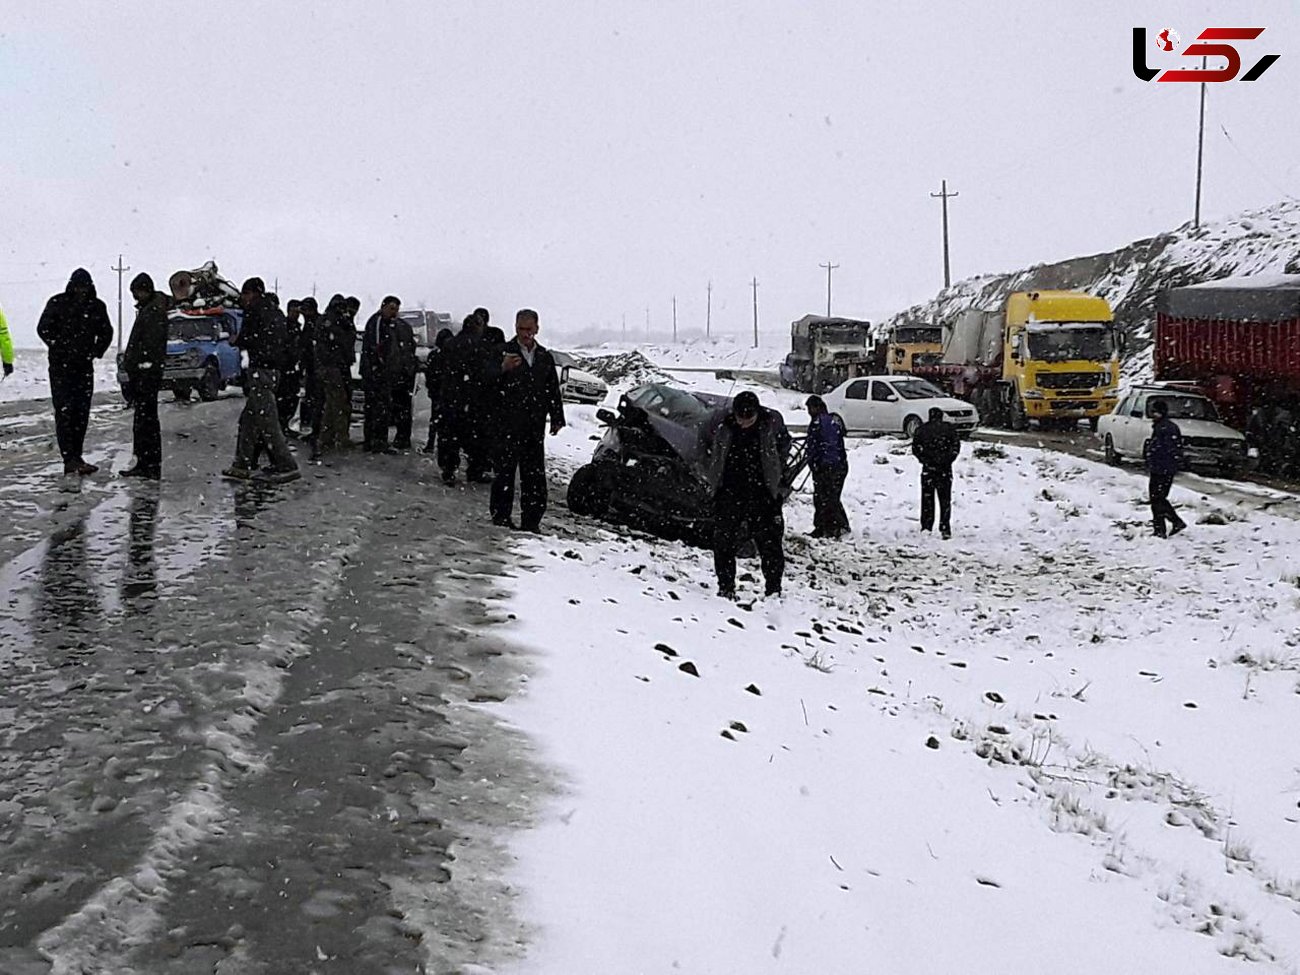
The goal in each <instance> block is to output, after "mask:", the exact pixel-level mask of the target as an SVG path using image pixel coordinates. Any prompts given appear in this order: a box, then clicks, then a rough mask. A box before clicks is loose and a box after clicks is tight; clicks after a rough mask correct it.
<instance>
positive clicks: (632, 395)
mask: <svg viewBox="0 0 1300 975" xmlns="http://www.w3.org/2000/svg"><path fill="white" fill-rule="evenodd" d="M730 404H731V399H730V398H729V397H727V396H720V395H717V394H715V393H697V392H689V391H687V390H684V389H679V388H677V387H676V386H669V385H666V384H664V383H648V384H646V385H644V386H637V387H636V388H635V389H632V390H629V391H628V392H627V393H625V394H624V395H623V396H621V397H620V398H619V401H618V412H617V413H614V412H611V411H610V410H597V411H596V416H597V418H598V419H599V420H600V421H601V422H602V423H603V424H604V425H605V428H606V429H605V436H604V437H603V438H602V439H601V441H600V443H599V444H598V445H597V447H596V451H595V453H594V454H593V455H592V458H591V463H589V464H586V465H584V466H583V467H580V468H579V469H578V470H577V471H575V472H574V474H573V478H572V479H571V480H570V481H569V490H568V505H569V510H570V511H573V512H574V513H575V514H580V515H593V516H595V517H597V518H603V519H606V520H608V521H613V522H617V523H621V524H627V525H631V526H633V527H635V528H641V529H644V530H646V531H649V532H652V533H654V534H656V535H659V536H661V537H663V538H669V539H683V540H685V541H687V542H689V543H690V544H692V545H700V546H705V547H708V546H710V545H711V544H712V539H713V503H712V493H711V491H710V489H709V485H708V481H707V480H706V474H705V463H706V456H705V447H704V436H703V434H704V431H705V430H706V428H707V426H708V424H709V423H710V421H711V419H715V418H716V415H717V414H718V413H720V412H721V411H723V410H726V409H727V408H728V407H729V406H730ZM804 466H805V457H804V441H803V438H802V437H795V438H793V439H792V442H791V447H790V453H789V455H788V456H787V458H786V462H785V474H784V476H783V477H782V479H781V484H782V489H783V491H784V493H785V495H786V496H788V495H789V494H790V492H791V491H792V490H793V489H794V482H795V479H796V478H798V476H799V474H800V473H801V472H802V471H803V469H804Z"/></svg>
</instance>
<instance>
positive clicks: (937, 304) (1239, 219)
mask: <svg viewBox="0 0 1300 975" xmlns="http://www.w3.org/2000/svg"><path fill="white" fill-rule="evenodd" d="M1297 271H1300V201H1296V200H1286V201H1283V202H1281V203H1278V204H1275V205H1273V206H1271V207H1267V208H1265V209H1262V210H1255V211H1251V212H1247V213H1243V214H1240V215H1238V216H1235V217H1232V218H1229V219H1227V220H1222V221H1219V222H1217V223H1205V224H1202V225H1201V226H1200V227H1199V228H1193V227H1192V226H1191V224H1185V225H1184V226H1182V227H1179V228H1178V229H1177V230H1173V231H1170V232H1169V233H1166V234H1160V235H1159V236H1157V237H1150V238H1148V239H1146V240H1138V241H1134V242H1133V243H1131V244H1129V245H1128V246H1127V247H1122V248H1120V249H1119V250H1115V251H1111V252H1109V253H1105V254H1093V255H1091V256H1088V257H1076V258H1072V259H1070V260H1068V261H1061V262H1059V263H1056V264H1040V265H1037V266H1035V267H1031V268H1026V269H1024V270H1020V271H1012V272H1009V273H1006V274H986V275H981V276H979V277H973V278H967V279H966V280H964V281H958V282H957V283H955V284H954V285H952V287H950V288H945V289H944V290H943V291H941V292H939V294H938V295H937V296H936V297H935V298H933V299H932V300H930V301H928V302H925V303H923V304H920V305H913V306H912V307H911V308H908V309H905V310H904V311H901V312H899V313H898V314H896V315H893V316H892V317H890V318H888V319H886V320H885V321H884V322H882V323H881V329H882V334H883V333H884V332H885V331H887V330H888V329H889V328H890V327H892V326H893V325H896V324H900V323H903V322H912V321H927V322H943V321H948V320H950V319H951V318H953V317H954V316H955V315H956V314H957V313H958V312H960V311H962V310H963V309H966V308H993V307H996V306H997V304H998V303H999V302H1000V301H1001V300H1002V299H1003V298H1004V297H1005V296H1006V295H1007V294H1009V293H1010V292H1012V291H1022V290H1027V289H1033V288H1068V289H1076V290H1080V291H1086V292H1088V293H1090V294H1095V295H1100V296H1101V297H1103V298H1105V299H1106V300H1107V301H1109V302H1110V303H1111V306H1112V307H1113V308H1114V309H1115V317H1116V320H1117V321H1118V322H1119V323H1120V324H1121V326H1122V327H1123V329H1124V331H1125V332H1126V333H1127V335H1128V337H1129V346H1128V348H1129V353H1128V356H1129V363H1128V365H1129V367H1130V368H1129V371H1130V372H1131V373H1132V374H1134V375H1137V376H1142V375H1145V374H1148V373H1149V369H1150V354H1149V350H1150V345H1151V325H1152V323H1153V321H1154V319H1155V303H1156V298H1157V297H1158V296H1159V294H1160V292H1162V291H1164V290H1165V289H1167V288H1176V287H1181V286H1183V285H1187V284H1196V283H1197V282H1200V281H1210V280H1214V279H1217V278H1225V277H1228V276H1229V275H1250V274H1268V273H1278V272H1286V273H1296V272H1297Z"/></svg>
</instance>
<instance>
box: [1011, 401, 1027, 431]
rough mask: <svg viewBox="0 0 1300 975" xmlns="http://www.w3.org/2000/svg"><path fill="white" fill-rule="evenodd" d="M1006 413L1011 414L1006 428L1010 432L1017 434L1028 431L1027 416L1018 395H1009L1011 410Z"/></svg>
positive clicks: (1023, 403) (1023, 402) (1023, 404)
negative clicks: (1008, 428)
mask: <svg viewBox="0 0 1300 975" xmlns="http://www.w3.org/2000/svg"><path fill="white" fill-rule="evenodd" d="M1007 412H1009V413H1010V414H1011V416H1010V420H1009V422H1008V423H1007V426H1009V427H1011V429H1012V430H1015V431H1016V432H1018V433H1019V432H1022V431H1024V430H1028V429H1029V415H1028V414H1027V413H1026V412H1025V401H1024V400H1022V399H1021V398H1020V394H1019V393H1012V394H1011V408H1010V410H1008V411H1007Z"/></svg>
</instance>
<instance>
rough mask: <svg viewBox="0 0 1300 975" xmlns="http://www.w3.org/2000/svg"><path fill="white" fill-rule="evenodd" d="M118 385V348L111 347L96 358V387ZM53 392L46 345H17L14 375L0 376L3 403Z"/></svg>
mask: <svg viewBox="0 0 1300 975" xmlns="http://www.w3.org/2000/svg"><path fill="white" fill-rule="evenodd" d="M116 388H117V352H116V349H109V350H108V352H106V353H105V354H104V358H102V359H98V360H96V362H95V391H96V392H102V391H104V390H113V389H116ZM49 395H50V373H49V360H48V359H47V358H46V355H45V350H44V349H15V350H14V371H13V375H11V376H9V377H7V378H5V379H2V380H0V403H11V402H13V401H15V400H23V399H43V398H45V397H47V396H49Z"/></svg>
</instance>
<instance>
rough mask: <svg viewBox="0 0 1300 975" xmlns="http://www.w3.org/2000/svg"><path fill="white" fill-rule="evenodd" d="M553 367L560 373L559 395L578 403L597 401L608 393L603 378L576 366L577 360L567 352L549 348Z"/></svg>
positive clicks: (607, 387)
mask: <svg viewBox="0 0 1300 975" xmlns="http://www.w3.org/2000/svg"><path fill="white" fill-rule="evenodd" d="M551 358H553V359H554V360H555V368H556V369H558V370H559V373H560V395H561V396H563V397H564V398H565V399H568V400H574V401H575V402H578V403H599V402H601V401H602V400H603V399H604V398H605V396H606V395H607V394H608V393H609V386H608V385H607V384H606V383H605V380H603V379H601V378H600V377H599V376H597V375H595V374H594V373H590V372H587V371H586V370H585V369H580V368H578V360H577V359H575V358H574V357H573V356H571V355H569V353H567V352H557V351H556V350H555V349H552V350H551Z"/></svg>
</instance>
